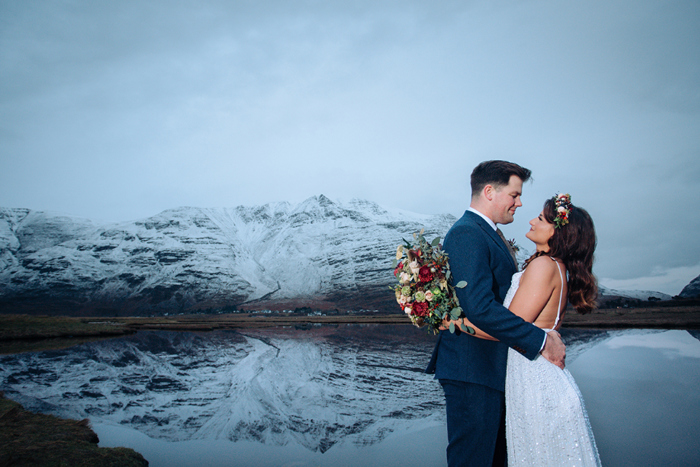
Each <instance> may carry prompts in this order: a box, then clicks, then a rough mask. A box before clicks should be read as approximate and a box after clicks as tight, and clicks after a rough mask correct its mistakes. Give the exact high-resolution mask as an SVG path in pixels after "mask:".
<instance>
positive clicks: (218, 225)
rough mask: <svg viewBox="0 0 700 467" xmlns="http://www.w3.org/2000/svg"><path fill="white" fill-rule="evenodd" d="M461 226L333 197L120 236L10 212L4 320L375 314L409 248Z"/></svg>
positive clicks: (154, 225) (2, 280) (130, 228)
mask: <svg viewBox="0 0 700 467" xmlns="http://www.w3.org/2000/svg"><path fill="white" fill-rule="evenodd" d="M454 220H455V219H454V217H452V216H446V215H441V216H440V215H439V216H428V215H421V214H415V213H408V212H389V211H386V210H384V209H382V208H381V207H380V206H378V205H376V204H374V203H371V202H369V201H362V200H353V201H350V202H349V203H346V204H345V205H341V204H339V203H335V202H333V201H331V200H329V199H328V198H326V197H325V196H323V195H320V196H317V197H312V198H309V199H307V200H306V201H304V202H302V203H300V204H299V205H297V206H291V205H289V204H288V203H278V204H268V205H264V206H255V207H243V206H239V207H236V208H231V209H203V208H191V207H182V208H178V209H172V210H168V211H164V212H162V213H160V214H158V215H156V216H153V217H150V218H148V219H144V220H140V221H136V222H124V223H119V224H109V225H94V224H92V223H91V222H89V221H85V220H82V219H76V218H67V217H64V216H57V215H53V214H50V213H43V212H33V211H28V210H22V209H0V310H1V311H23V310H25V311H30V310H31V309H32V307H34V308H36V307H42V306H43V307H44V308H42V309H45V307H49V308H50V307H56V308H62V310H61V311H64V312H65V310H66V309H73V310H76V312H82V313H86V312H88V313H90V312H91V313H94V314H101V313H102V314H113V313H115V312H120V313H125V314H126V313H146V312H150V313H153V312H156V313H158V312H166V311H168V312H173V311H192V310H197V309H206V308H222V307H231V306H240V305H243V304H246V303H251V302H255V301H260V300H263V301H264V302H265V303H271V302H274V301H284V300H287V301H289V300H298V299H310V300H316V301H323V300H327V301H329V303H330V305H329V306H333V303H335V304H336V306H337V304H338V302H342V301H343V300H345V302H346V303H345V306H346V307H347V306H350V305H352V304H353V300H355V302H354V303H356V304H358V305H361V304H362V303H363V301H364V302H365V303H372V301H373V300H374V301H377V300H379V301H382V300H385V298H386V297H387V296H388V295H387V294H386V288H385V287H386V286H387V285H388V284H390V283H391V281H392V279H393V278H392V276H391V261H392V257H393V253H394V251H395V248H396V246H397V245H398V244H399V243H400V242H401V238H402V237H407V236H409V235H410V234H411V233H412V232H416V231H418V230H420V229H421V228H425V229H426V234H427V235H428V236H431V237H432V236H438V235H440V236H444V234H445V233H446V232H447V230H448V229H449V227H450V226H451V225H452V223H453V222H454ZM380 294H381V295H383V296H384V297H382V296H380ZM389 299H391V297H389ZM49 311H50V310H49Z"/></svg>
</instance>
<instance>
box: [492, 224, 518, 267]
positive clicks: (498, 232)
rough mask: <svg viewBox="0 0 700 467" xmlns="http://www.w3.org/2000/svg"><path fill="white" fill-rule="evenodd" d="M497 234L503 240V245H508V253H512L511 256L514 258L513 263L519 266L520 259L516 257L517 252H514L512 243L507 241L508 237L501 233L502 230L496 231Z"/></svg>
mask: <svg viewBox="0 0 700 467" xmlns="http://www.w3.org/2000/svg"><path fill="white" fill-rule="evenodd" d="M496 233H497V234H498V236H499V237H501V240H503V243H505V244H506V247H507V248H508V251H509V252H510V256H511V257H512V258H513V262H514V263H515V265H516V266H517V264H518V259H517V258H516V257H515V250H513V247H512V246H511V244H510V242H509V241H508V240H506V237H505V236H504V235H503V232H501V229H498V228H497V229H496Z"/></svg>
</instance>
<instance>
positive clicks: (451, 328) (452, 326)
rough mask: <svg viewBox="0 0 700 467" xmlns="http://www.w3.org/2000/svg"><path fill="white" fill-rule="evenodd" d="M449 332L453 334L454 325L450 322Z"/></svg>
mask: <svg viewBox="0 0 700 467" xmlns="http://www.w3.org/2000/svg"><path fill="white" fill-rule="evenodd" d="M450 332H451V333H452V334H454V333H455V323H452V322H450Z"/></svg>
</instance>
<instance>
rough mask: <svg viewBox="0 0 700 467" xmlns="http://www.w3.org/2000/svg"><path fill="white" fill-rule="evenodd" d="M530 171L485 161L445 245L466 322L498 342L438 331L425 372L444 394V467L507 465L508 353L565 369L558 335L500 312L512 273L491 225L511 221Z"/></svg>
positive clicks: (513, 266) (510, 258)
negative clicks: (510, 350) (540, 358)
mask: <svg viewBox="0 0 700 467" xmlns="http://www.w3.org/2000/svg"><path fill="white" fill-rule="evenodd" d="M529 178H530V170H528V169H526V168H524V167H521V166H519V165H517V164H514V163H512V162H506V161H486V162H482V163H481V164H479V165H478V166H477V167H476V168H475V169H474V171H473V172H472V175H471V189H472V198H471V204H470V207H469V209H468V210H467V211H466V212H465V213H464V215H463V216H462V218H461V219H459V220H458V221H457V222H455V224H454V225H453V226H452V228H451V229H450V231H449V232H448V233H447V236H446V237H445V242H444V250H445V252H446V253H447V254H448V256H449V261H450V270H451V271H452V276H453V277H452V280H453V281H454V283H455V284H456V283H457V282H459V281H466V282H467V286H466V287H464V288H457V289H456V291H457V296H458V298H459V303H460V306H461V307H462V309H463V310H464V313H465V314H466V316H467V319H469V321H471V322H472V323H473V324H474V325H475V326H477V327H478V328H480V329H481V330H483V331H485V332H487V333H488V334H490V335H491V336H493V337H495V338H496V339H498V342H497V341H490V340H484V339H477V338H474V337H471V336H468V335H466V334H463V333H460V332H455V333H454V334H452V333H450V332H449V331H441V332H440V335H439V338H438V342H437V345H436V346H435V350H434V351H433V355H432V357H431V359H430V363H429V364H428V368H427V369H426V372H427V373H435V378H436V379H438V380H439V381H440V384H441V385H442V388H443V390H444V392H445V402H446V411H447V437H448V446H447V462H448V465H449V466H450V467H454V466H466V465H469V466H476V465H484V466H491V465H499V466H502V465H505V464H506V449H505V394H504V391H505V376H506V359H507V354H508V347H512V348H513V349H515V350H517V351H518V352H520V353H522V354H523V355H525V356H526V357H527V358H529V359H530V360H534V359H535V358H537V356H538V355H539V354H540V353H541V354H542V356H543V357H544V358H546V359H547V360H549V361H551V362H552V363H554V364H556V365H558V366H559V367H561V368H564V353H565V348H564V344H563V343H562V341H561V339H560V337H559V334H558V333H557V332H556V331H552V332H550V333H549V334H546V333H545V332H544V331H542V330H541V329H539V328H538V327H536V326H534V325H533V324H530V323H528V322H526V321H524V320H523V319H522V318H519V317H517V316H515V315H514V314H513V313H511V312H509V311H508V309H506V308H504V307H503V305H502V304H503V299H504V298H505V295H506V292H507V291H508V288H509V287H510V281H511V277H512V276H513V274H514V273H515V272H517V266H516V263H515V261H514V258H513V256H511V252H510V246H509V245H507V243H506V240H505V238H504V237H503V234H502V233H501V232H500V230H498V229H497V227H496V224H510V223H511V222H513V214H515V210H516V209H517V208H519V207H520V206H522V203H521V202H520V195H521V194H522V187H523V182H525V181H527V180H529Z"/></svg>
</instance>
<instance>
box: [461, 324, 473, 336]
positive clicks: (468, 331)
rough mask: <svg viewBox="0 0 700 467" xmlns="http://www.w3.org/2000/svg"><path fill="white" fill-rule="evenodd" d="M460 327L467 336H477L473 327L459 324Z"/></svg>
mask: <svg viewBox="0 0 700 467" xmlns="http://www.w3.org/2000/svg"><path fill="white" fill-rule="evenodd" d="M459 327H460V328H462V331H464V332H466V333H467V334H476V331H475V330H474V328H473V327H471V326H466V325H465V324H464V323H459Z"/></svg>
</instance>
